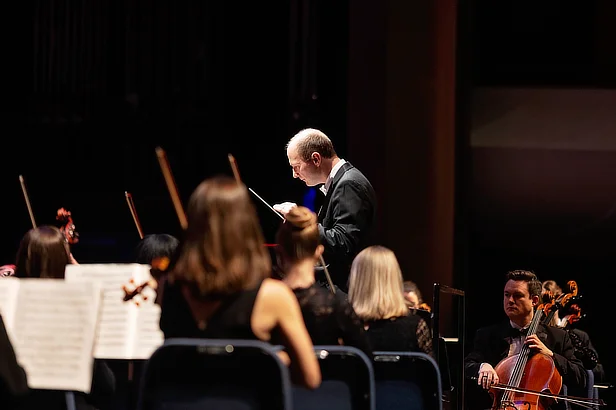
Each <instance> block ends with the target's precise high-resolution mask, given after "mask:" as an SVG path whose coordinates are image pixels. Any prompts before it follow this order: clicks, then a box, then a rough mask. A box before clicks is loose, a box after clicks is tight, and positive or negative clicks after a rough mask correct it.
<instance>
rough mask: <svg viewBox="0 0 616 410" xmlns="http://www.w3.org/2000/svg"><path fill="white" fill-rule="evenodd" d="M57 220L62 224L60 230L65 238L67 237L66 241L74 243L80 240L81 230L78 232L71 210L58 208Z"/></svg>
mask: <svg viewBox="0 0 616 410" xmlns="http://www.w3.org/2000/svg"><path fill="white" fill-rule="evenodd" d="M56 221H58V223H59V224H60V226H59V228H60V231H61V232H62V234H64V238H66V241H67V242H68V243H69V244H70V245H74V244H76V243H77V242H79V232H77V228H76V227H75V223H74V222H73V217H72V214H71V212H70V211H67V210H66V209H64V208H60V209H58V212H57V214H56Z"/></svg>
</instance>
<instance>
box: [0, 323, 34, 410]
mask: <svg viewBox="0 0 616 410" xmlns="http://www.w3.org/2000/svg"><path fill="white" fill-rule="evenodd" d="M27 393H28V381H27V377H26V372H25V371H24V369H23V368H22V367H21V366H20V365H19V363H18V362H17V357H16V356H15V351H14V350H13V345H12V344H11V340H10V339H9V335H8V333H7V331H6V328H5V327H4V320H2V316H1V315H0V403H2V408H5V407H4V406H5V405H6V406H7V407H6V408H11V406H14V405H16V404H17V403H18V402H19V401H20V400H21V399H22V398H23V397H25V396H26V394H27Z"/></svg>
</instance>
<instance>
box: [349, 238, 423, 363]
mask: <svg viewBox="0 0 616 410" xmlns="http://www.w3.org/2000/svg"><path fill="white" fill-rule="evenodd" d="M402 290H403V285H402V272H401V270H400V265H399V264H398V259H397V258H396V255H395V254H394V252H393V251H391V250H390V249H388V248H386V247H384V246H378V245H377V246H370V247H368V248H366V249H364V250H363V251H361V252H360V253H359V254H358V255H357V256H356V257H355V259H354V260H353V264H352V265H351V274H350V277H349V301H350V302H351V305H352V306H353V309H354V310H355V313H356V314H357V315H358V316H359V317H360V318H361V319H362V320H363V321H364V324H365V328H366V330H367V333H368V339H369V340H370V345H371V346H372V349H373V350H374V351H378V350H381V351H415V352H424V353H427V354H429V355H432V335H431V333H430V329H429V328H428V324H427V323H426V321H425V320H424V319H422V318H421V317H420V316H418V315H415V314H413V312H412V311H409V308H408V307H407V305H406V303H405V299H404V295H403V292H402Z"/></svg>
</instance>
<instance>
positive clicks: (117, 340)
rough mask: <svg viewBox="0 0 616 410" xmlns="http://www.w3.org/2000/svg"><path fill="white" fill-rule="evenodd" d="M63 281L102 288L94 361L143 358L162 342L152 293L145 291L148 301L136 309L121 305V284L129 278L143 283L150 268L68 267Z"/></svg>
mask: <svg viewBox="0 0 616 410" xmlns="http://www.w3.org/2000/svg"><path fill="white" fill-rule="evenodd" d="M65 278H66V280H67V281H69V282H72V281H80V282H81V281H96V282H100V283H101V286H102V288H103V301H102V306H101V318H100V322H99V327H98V335H97V340H96V345H95V350H94V357H96V358H98V359H128V360H130V359H147V358H149V356H150V354H151V352H152V351H153V350H152V346H156V347H158V346H160V345H161V344H162V343H163V335H162V332H161V331H160V326H159V320H160V308H159V307H158V305H156V304H155V303H154V299H155V297H154V296H155V292H154V291H152V290H151V289H146V290H145V292H146V293H147V294H148V295H149V296H150V297H148V301H147V302H145V303H142V304H141V306H136V305H135V304H134V303H129V302H124V300H123V298H124V291H123V290H122V285H124V284H126V283H128V281H129V280H130V279H131V278H132V279H134V280H135V283H143V282H145V281H147V280H148V279H149V278H151V276H150V266H149V265H141V264H136V263H129V264H81V265H68V266H67V268H66V273H65Z"/></svg>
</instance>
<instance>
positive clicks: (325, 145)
mask: <svg viewBox="0 0 616 410" xmlns="http://www.w3.org/2000/svg"><path fill="white" fill-rule="evenodd" d="M286 148H287V153H288V152H289V151H295V152H296V153H297V155H298V157H299V158H300V159H301V160H302V161H310V158H311V156H312V153H313V152H317V153H319V154H320V155H321V157H323V158H325V159H332V158H336V157H337V156H338V155H337V154H336V151H335V150H334V145H333V144H332V141H331V140H330V139H329V137H328V136H327V135H325V133H324V132H323V131H320V130H317V129H315V128H305V129H303V130H301V131H300V132H298V133H297V134H295V135H294V136H293V138H291V139H290V140H289V142H288V143H287V147H286Z"/></svg>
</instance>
